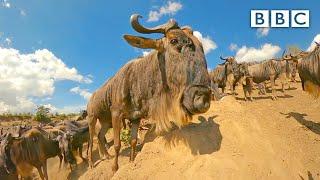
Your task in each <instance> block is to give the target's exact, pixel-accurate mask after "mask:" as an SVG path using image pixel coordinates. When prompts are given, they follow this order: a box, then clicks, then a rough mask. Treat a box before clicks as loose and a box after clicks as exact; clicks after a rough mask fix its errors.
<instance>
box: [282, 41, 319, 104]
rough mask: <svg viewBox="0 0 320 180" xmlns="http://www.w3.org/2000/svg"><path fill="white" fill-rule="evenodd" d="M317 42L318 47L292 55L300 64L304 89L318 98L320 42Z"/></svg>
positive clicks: (300, 74)
mask: <svg viewBox="0 0 320 180" xmlns="http://www.w3.org/2000/svg"><path fill="white" fill-rule="evenodd" d="M315 43H316V47H315V48H314V49H313V50H312V51H311V52H309V53H308V52H301V53H299V54H298V55H295V56H291V59H292V60H293V61H295V62H297V64H298V72H299V76H300V79H301V84H302V89H303V90H304V91H307V92H308V93H310V94H311V95H313V96H314V97H315V98H318V97H319V96H320V44H319V43H317V42H315ZM288 59H290V58H288Z"/></svg>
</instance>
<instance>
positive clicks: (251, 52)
mask: <svg viewBox="0 0 320 180" xmlns="http://www.w3.org/2000/svg"><path fill="white" fill-rule="evenodd" d="M280 50H281V48H280V47H279V46H276V45H272V44H269V43H266V44H264V45H263V46H261V47H260V48H258V49H257V48H254V47H247V46H242V47H241V48H239V49H238V51H237V53H236V57H235V58H236V60H237V61H238V62H243V61H246V62H249V61H262V60H266V59H271V58H274V57H275V56H276V54H277V53H278V52H279V51H280Z"/></svg>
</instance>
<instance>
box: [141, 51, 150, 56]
mask: <svg viewBox="0 0 320 180" xmlns="http://www.w3.org/2000/svg"><path fill="white" fill-rule="evenodd" d="M150 52H151V50H149V51H148V50H145V51H142V56H143V57H146V56H147V55H148V54H150Z"/></svg>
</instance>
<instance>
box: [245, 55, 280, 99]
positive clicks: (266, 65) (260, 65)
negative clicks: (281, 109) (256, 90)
mask: <svg viewBox="0 0 320 180" xmlns="http://www.w3.org/2000/svg"><path fill="white" fill-rule="evenodd" d="M248 65H249V67H248V70H249V74H250V76H251V77H252V81H253V82H254V83H257V84H259V83H262V82H264V81H267V80H270V82H271V89H272V96H271V98H272V99H273V100H275V99H276V98H277V97H276V94H275V93H276V91H275V79H276V76H277V75H278V74H280V70H281V69H280V67H279V66H277V64H276V62H274V60H272V59H271V60H266V61H262V62H251V63H248Z"/></svg>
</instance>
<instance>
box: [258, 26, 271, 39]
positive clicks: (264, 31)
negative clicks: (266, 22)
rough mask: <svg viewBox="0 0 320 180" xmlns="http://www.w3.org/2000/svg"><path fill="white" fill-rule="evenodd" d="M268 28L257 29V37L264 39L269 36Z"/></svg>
mask: <svg viewBox="0 0 320 180" xmlns="http://www.w3.org/2000/svg"><path fill="white" fill-rule="evenodd" d="M269 31H270V28H258V29H257V36H258V37H259V38H260V37H264V36H267V35H268V34H269Z"/></svg>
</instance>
